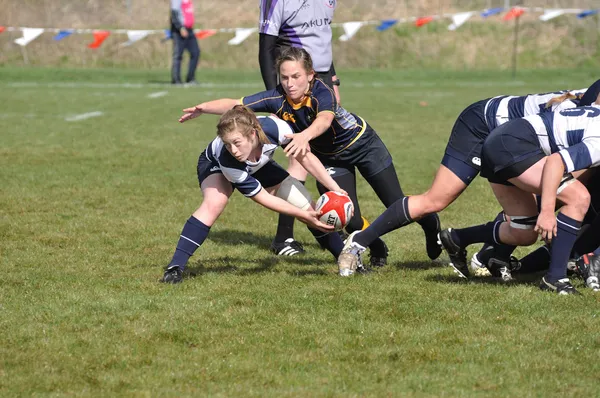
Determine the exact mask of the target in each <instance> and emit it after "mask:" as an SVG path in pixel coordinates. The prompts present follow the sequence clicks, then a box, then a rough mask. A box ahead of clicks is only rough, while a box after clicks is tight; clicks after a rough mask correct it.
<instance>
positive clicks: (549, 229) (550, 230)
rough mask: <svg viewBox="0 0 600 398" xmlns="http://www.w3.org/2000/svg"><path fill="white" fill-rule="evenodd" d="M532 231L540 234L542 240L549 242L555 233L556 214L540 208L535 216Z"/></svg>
mask: <svg viewBox="0 0 600 398" xmlns="http://www.w3.org/2000/svg"><path fill="white" fill-rule="evenodd" d="M534 231H535V232H537V233H538V234H539V235H540V238H541V239H542V240H544V241H545V242H546V243H550V242H551V241H552V238H554V237H555V236H556V233H557V227H556V216H555V215H554V213H553V212H551V211H543V210H542V212H541V213H540V215H539V216H538V218H537V222H536V224H535V229H534Z"/></svg>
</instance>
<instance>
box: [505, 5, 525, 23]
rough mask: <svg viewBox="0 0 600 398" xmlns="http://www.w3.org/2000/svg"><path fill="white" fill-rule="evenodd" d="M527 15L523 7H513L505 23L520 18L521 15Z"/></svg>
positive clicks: (507, 14)
mask: <svg viewBox="0 0 600 398" xmlns="http://www.w3.org/2000/svg"><path fill="white" fill-rule="evenodd" d="M523 14H525V10H524V9H522V8H521V7H513V8H511V9H510V11H509V12H507V13H506V15H505V16H504V18H502V19H504V20H505V21H509V20H511V19H513V18H517V17H520V16H521V15H523Z"/></svg>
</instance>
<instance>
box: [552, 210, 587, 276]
mask: <svg viewBox="0 0 600 398" xmlns="http://www.w3.org/2000/svg"><path fill="white" fill-rule="evenodd" d="M556 224H557V225H556V226H557V232H556V237H555V238H554V239H553V240H552V247H551V248H550V268H549V269H548V273H547V274H546V277H545V278H546V281H547V282H549V283H555V282H556V281H558V280H559V279H563V278H566V277H567V262H568V261H569V255H570V254H571V249H572V248H573V244H574V243H575V239H577V233H578V232H579V228H581V221H577V220H574V219H572V218H571V217H568V216H565V215H564V214H563V213H558V216H556Z"/></svg>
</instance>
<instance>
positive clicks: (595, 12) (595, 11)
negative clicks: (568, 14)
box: [577, 10, 598, 19]
mask: <svg viewBox="0 0 600 398" xmlns="http://www.w3.org/2000/svg"><path fill="white" fill-rule="evenodd" d="M594 14H598V10H586V11H584V12H582V13H579V14H577V18H579V19H581V18H585V17H589V16H590V15H594Z"/></svg>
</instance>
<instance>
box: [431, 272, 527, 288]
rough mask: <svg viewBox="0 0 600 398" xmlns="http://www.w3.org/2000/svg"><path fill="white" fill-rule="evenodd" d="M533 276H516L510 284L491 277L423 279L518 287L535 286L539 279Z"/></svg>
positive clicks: (441, 276)
mask: <svg viewBox="0 0 600 398" xmlns="http://www.w3.org/2000/svg"><path fill="white" fill-rule="evenodd" d="M533 275H534V274H531V275H527V277H526V278H525V277H521V276H524V275H520V276H517V279H513V280H512V281H511V282H504V281H503V280H502V279H501V278H496V277H493V276H487V277H471V278H469V279H464V278H461V277H459V276H458V275H439V274H438V275H429V276H427V277H426V278H425V279H426V280H427V281H429V282H437V283H462V284H484V285H501V286H519V285H537V281H538V280H539V278H537V277H536V278H534V277H533Z"/></svg>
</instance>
